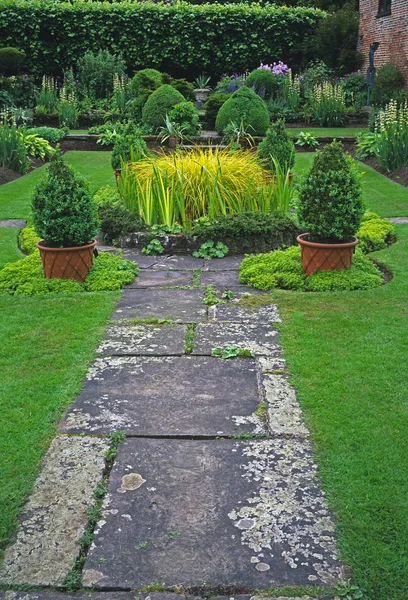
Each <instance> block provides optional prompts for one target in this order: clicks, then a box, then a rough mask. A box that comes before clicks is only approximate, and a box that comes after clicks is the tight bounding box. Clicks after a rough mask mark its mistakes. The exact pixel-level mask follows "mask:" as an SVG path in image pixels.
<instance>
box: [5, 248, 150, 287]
mask: <svg viewBox="0 0 408 600" xmlns="http://www.w3.org/2000/svg"><path fill="white" fill-rule="evenodd" d="M138 272H139V269H138V268H137V266H136V264H135V263H134V262H131V261H128V260H123V259H122V258H121V257H120V256H115V255H113V254H109V253H107V252H101V253H100V254H99V255H98V256H97V257H96V258H95V260H94V264H93V266H92V268H91V270H90V272H89V273H88V275H87V277H86V279H85V281H84V283H83V284H81V283H78V282H77V281H74V280H72V279H45V277H44V272H43V268H42V263H41V258H40V254H39V252H38V251H37V250H35V251H34V252H32V253H31V254H29V256H26V257H25V258H23V259H21V260H18V261H16V262H14V263H9V264H8V265H6V266H5V267H4V268H3V269H2V270H1V271H0V291H3V292H7V293H8V294H11V295H15V296H38V295H42V294H68V293H69V294H71V293H77V292H83V291H88V292H101V291H112V290H120V289H121V288H122V287H123V286H124V285H126V284H128V283H131V282H132V281H133V280H134V278H135V276H136V275H137V274H138Z"/></svg>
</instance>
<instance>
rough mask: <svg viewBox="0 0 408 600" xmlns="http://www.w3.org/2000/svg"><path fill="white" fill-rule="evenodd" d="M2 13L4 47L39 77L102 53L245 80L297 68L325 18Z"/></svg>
mask: <svg viewBox="0 0 408 600" xmlns="http://www.w3.org/2000/svg"><path fill="white" fill-rule="evenodd" d="M0 12H1V19H0V39H1V40H2V41H3V42H2V43H4V44H5V45H10V46H11V45H15V46H18V47H19V48H20V49H21V50H23V51H24V52H26V54H27V68H28V69H29V70H30V72H34V71H35V69H38V68H40V69H41V70H43V71H41V72H40V73H38V71H37V73H36V74H37V75H39V74H40V75H41V74H42V72H45V73H56V72H58V71H61V70H62V69H64V68H65V67H66V65H74V64H75V63H76V62H77V60H78V57H79V56H81V55H82V54H83V53H84V52H86V51H92V52H93V51H95V49H97V48H101V47H108V48H109V49H110V52H112V53H114V54H116V55H117V54H119V53H120V52H121V53H122V55H123V57H125V59H126V62H127V66H128V68H133V69H142V68H144V67H145V66H146V65H149V66H154V67H155V68H157V69H159V70H165V69H166V66H167V65H172V69H173V73H176V72H177V73H180V75H181V73H182V72H183V74H184V75H186V73H187V72H189V71H190V72H191V71H194V72H196V73H201V72H202V71H205V72H208V73H210V72H211V73H212V74H213V76H214V77H219V76H220V75H221V74H222V73H225V72H230V73H232V72H234V71H239V72H241V73H242V72H244V71H245V70H247V69H253V68H255V67H256V66H257V65H258V64H259V60H261V59H262V60H263V59H272V60H273V57H274V56H280V57H282V59H283V60H286V61H287V60H290V61H291V63H296V64H299V59H300V58H301V55H302V47H303V42H304V39H305V38H306V39H310V37H311V35H312V34H313V32H314V30H315V27H316V25H317V23H318V21H319V19H321V18H322V16H324V13H322V12H321V11H319V10H316V9H313V8H305V7H295V8H288V7H286V6H285V7H277V6H269V7H265V8H262V7H261V6H248V5H244V6H243V5H242V4H236V5H233V6H231V5H224V6H223V5H219V4H205V5H202V6H192V5H189V4H185V3H174V4H165V3H158V4H155V3H151V2H112V3H110V2H73V3H68V2H61V3H54V2H51V3H48V2H40V3H39V2H38V0H15V1H13V2H10V0H1V2H0ZM248 30H251V31H253V32H256V37H250V36H248ZM216 31H218V32H222V34H220V35H214V32H216ZM27 32H29V33H27ZM50 40H52V43H50ZM180 40H183V43H180ZM209 40H210V42H209Z"/></svg>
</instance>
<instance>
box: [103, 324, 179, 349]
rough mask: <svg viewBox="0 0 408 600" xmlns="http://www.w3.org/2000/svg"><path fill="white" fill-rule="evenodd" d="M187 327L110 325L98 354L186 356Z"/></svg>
mask: <svg viewBox="0 0 408 600" xmlns="http://www.w3.org/2000/svg"><path fill="white" fill-rule="evenodd" d="M186 333H187V325H179V324H177V325H108V327H107V328H106V332H105V337H104V339H103V341H102V342H101V344H100V345H99V347H98V349H97V353H98V354H110V355H115V356H121V355H140V356H143V355H146V354H147V355H148V354H154V355H157V356H166V355H167V356H168V355H174V354H184V339H185V337H186Z"/></svg>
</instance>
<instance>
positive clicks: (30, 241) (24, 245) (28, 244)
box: [18, 225, 41, 254]
mask: <svg viewBox="0 0 408 600" xmlns="http://www.w3.org/2000/svg"><path fill="white" fill-rule="evenodd" d="M40 239H41V238H40V236H39V235H38V234H37V232H36V230H35V228H34V227H33V226H32V225H27V227H24V229H22V230H21V231H20V233H19V236H18V244H19V246H20V248H21V250H22V252H24V253H25V254H32V252H34V251H35V250H36V249H37V246H36V243H37V242H39V241H40Z"/></svg>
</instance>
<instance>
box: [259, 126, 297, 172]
mask: <svg viewBox="0 0 408 600" xmlns="http://www.w3.org/2000/svg"><path fill="white" fill-rule="evenodd" d="M258 156H259V158H260V159H262V162H263V163H264V164H265V167H266V168H267V169H269V170H270V171H271V172H272V173H274V172H275V164H274V162H273V159H275V160H276V161H277V162H278V163H279V165H280V167H281V169H282V170H283V171H284V172H286V171H290V170H291V169H292V167H293V165H294V164H295V146H294V144H293V141H292V140H291V138H290V137H289V136H288V134H287V132H286V128H285V121H284V120H283V119H279V120H278V121H276V123H272V124H271V126H270V127H269V128H268V130H267V132H266V136H265V139H263V140H262V142H261V143H260V144H259V146H258Z"/></svg>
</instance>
